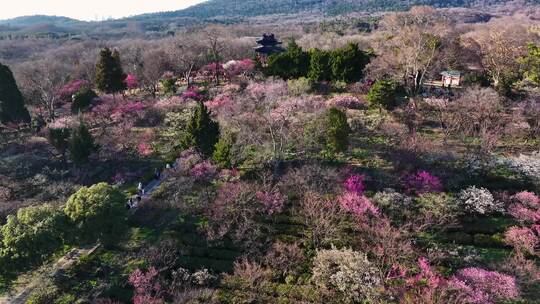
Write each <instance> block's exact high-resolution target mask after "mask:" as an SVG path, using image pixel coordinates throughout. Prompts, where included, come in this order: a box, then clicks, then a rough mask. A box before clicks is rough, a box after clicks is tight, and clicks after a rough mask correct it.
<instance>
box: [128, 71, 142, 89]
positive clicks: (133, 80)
mask: <svg viewBox="0 0 540 304" xmlns="http://www.w3.org/2000/svg"><path fill="white" fill-rule="evenodd" d="M124 83H125V84H126V87H127V88H128V89H130V90H131V89H136V88H137V87H139V80H138V79H137V77H136V76H135V75H133V74H128V75H127V76H126V79H125V80H124Z"/></svg>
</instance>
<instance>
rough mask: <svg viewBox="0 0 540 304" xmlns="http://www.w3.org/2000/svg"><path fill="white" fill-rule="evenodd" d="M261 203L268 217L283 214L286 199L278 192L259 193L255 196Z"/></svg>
mask: <svg viewBox="0 0 540 304" xmlns="http://www.w3.org/2000/svg"><path fill="white" fill-rule="evenodd" d="M255 196H256V197H257V199H258V200H259V202H261V203H262V204H263V206H264V208H265V211H266V213H267V214H268V215H272V214H277V213H281V212H282V211H283V205H284V204H285V198H284V197H283V195H282V194H281V193H280V192H279V191H278V190H276V189H275V190H273V191H257V193H256V194H255Z"/></svg>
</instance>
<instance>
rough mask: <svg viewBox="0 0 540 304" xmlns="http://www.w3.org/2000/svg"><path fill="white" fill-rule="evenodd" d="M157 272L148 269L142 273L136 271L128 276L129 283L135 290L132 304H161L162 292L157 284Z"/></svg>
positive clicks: (153, 269)
mask: <svg viewBox="0 0 540 304" xmlns="http://www.w3.org/2000/svg"><path fill="white" fill-rule="evenodd" d="M158 275H159V274H158V271H157V270H156V269H155V268H154V267H150V268H149V269H148V271H146V272H144V271H142V270H140V269H136V270H135V271H133V272H132V273H131V274H130V275H129V283H130V284H131V285H132V286H133V287H134V288H135V295H134V297H133V304H162V303H164V300H163V298H162V296H163V293H164V290H163V288H162V287H161V284H159V281H158V280H159V278H158Z"/></svg>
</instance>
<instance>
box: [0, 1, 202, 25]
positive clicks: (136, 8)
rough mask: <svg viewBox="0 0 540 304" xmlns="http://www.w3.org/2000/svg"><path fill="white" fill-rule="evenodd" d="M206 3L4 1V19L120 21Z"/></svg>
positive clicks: (0, 12) (0, 15)
mask: <svg viewBox="0 0 540 304" xmlns="http://www.w3.org/2000/svg"><path fill="white" fill-rule="evenodd" d="M200 2H203V0H0V19H8V18H13V17H18V16H27V15H56V16H66V17H71V18H75V19H80V20H101V19H106V18H119V17H126V16H132V15H137V14H142V13H152V12H160V11H174V10H179V9H182V8H186V7H188V6H190V5H193V4H197V3H200Z"/></svg>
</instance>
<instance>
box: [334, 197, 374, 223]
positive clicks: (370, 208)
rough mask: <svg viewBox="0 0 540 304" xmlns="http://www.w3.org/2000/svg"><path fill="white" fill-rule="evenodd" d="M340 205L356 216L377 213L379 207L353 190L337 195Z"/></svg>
mask: <svg viewBox="0 0 540 304" xmlns="http://www.w3.org/2000/svg"><path fill="white" fill-rule="evenodd" d="M339 204H340V206H341V207H342V208H343V209H344V210H345V211H347V212H350V213H352V214H354V215H355V216H356V217H358V218H363V216H364V215H366V214H368V213H369V214H371V215H373V216H378V215H379V209H378V208H377V207H375V205H373V203H372V202H371V201H370V200H369V199H368V198H367V197H365V196H363V195H359V194H357V193H355V192H346V193H344V194H342V195H341V196H340V197H339Z"/></svg>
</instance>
